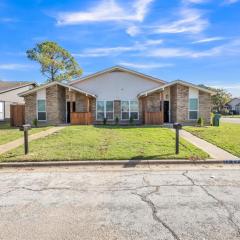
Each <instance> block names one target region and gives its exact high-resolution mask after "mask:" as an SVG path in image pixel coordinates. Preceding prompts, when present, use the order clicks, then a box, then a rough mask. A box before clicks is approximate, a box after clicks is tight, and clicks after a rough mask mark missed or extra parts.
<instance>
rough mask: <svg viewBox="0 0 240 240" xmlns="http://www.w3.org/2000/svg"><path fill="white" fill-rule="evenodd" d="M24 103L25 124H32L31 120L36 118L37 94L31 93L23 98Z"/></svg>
mask: <svg viewBox="0 0 240 240" xmlns="http://www.w3.org/2000/svg"><path fill="white" fill-rule="evenodd" d="M24 101H25V123H27V124H31V125H32V124H33V120H34V119H36V118H37V116H36V113H37V94H36V92H35V93H32V94H29V95H27V96H25V97H24Z"/></svg>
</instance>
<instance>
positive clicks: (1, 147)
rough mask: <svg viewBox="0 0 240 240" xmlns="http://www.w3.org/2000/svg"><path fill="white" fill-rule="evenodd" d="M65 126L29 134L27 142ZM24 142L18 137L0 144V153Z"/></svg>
mask: <svg viewBox="0 0 240 240" xmlns="http://www.w3.org/2000/svg"><path fill="white" fill-rule="evenodd" d="M63 128H65V126H59V127H52V128H50V129H48V130H46V131H42V132H39V133H35V134H33V135H30V136H29V142H30V141H33V140H36V139H38V138H43V137H46V136H48V135H50V134H53V133H55V132H58V131H60V130H61V129H63ZM23 143H24V140H23V138H19V139H17V140H14V141H12V142H9V143H6V144H3V145H0V154H3V153H5V152H8V151H10V150H12V149H14V148H17V147H19V146H21V145H23Z"/></svg>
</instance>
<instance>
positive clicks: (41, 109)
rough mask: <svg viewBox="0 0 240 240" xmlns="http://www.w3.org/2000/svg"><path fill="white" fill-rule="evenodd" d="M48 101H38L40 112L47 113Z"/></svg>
mask: <svg viewBox="0 0 240 240" xmlns="http://www.w3.org/2000/svg"><path fill="white" fill-rule="evenodd" d="M45 103H46V100H38V112H46V106H45V105H46V104H45Z"/></svg>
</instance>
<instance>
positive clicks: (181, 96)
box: [177, 84, 189, 122]
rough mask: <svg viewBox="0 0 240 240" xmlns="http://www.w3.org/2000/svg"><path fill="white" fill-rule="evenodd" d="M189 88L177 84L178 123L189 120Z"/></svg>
mask: <svg viewBox="0 0 240 240" xmlns="http://www.w3.org/2000/svg"><path fill="white" fill-rule="evenodd" d="M188 99H189V87H186V86H183V85H180V84H177V122H189V120H188Z"/></svg>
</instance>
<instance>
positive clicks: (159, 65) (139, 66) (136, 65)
mask: <svg viewBox="0 0 240 240" xmlns="http://www.w3.org/2000/svg"><path fill="white" fill-rule="evenodd" d="M120 65H122V66H126V67H131V68H137V69H153V68H165V67H172V66H174V64H172V63H131V62H120Z"/></svg>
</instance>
